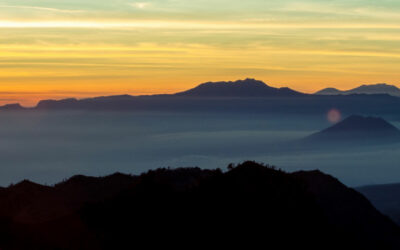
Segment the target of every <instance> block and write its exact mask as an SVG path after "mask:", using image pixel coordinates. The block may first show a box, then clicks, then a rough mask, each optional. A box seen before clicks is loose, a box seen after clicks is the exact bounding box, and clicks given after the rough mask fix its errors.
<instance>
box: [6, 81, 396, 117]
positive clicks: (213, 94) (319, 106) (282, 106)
mask: <svg viewBox="0 0 400 250" xmlns="http://www.w3.org/2000/svg"><path fill="white" fill-rule="evenodd" d="M333 107H335V108H337V109H339V110H340V111H341V112H343V113H348V114H354V113H357V114H378V115H388V114H400V98H398V97H394V96H390V95H386V94H385V95H308V94H303V93H300V92H297V91H294V90H291V89H289V88H274V87H270V86H268V85H266V84H265V83H263V82H261V81H258V80H254V79H245V80H239V81H234V82H215V83H213V82H209V83H204V84H200V85H199V86H197V87H195V88H193V89H191V90H188V91H184V92H180V93H176V94H164V95H148V96H131V95H118V96H101V97H94V98H85V99H75V98H69V99H62V100H42V101H40V102H39V103H38V104H37V106H36V107H32V108H23V107H21V106H20V105H19V104H12V105H5V106H3V107H0V111H3V112H7V111H21V110H29V111H32V112H35V111H60V110H85V111H118V112H119V111H140V112H142V111H143V112H147V111H156V112H217V113H219V112H223V113H226V112H236V113H246V114H248V113H263V114H265V113H268V114H279V115H285V114H296V115H301V114H304V115H309V114H317V115H321V114H322V113H325V112H326V110H329V109H332V108H333Z"/></svg>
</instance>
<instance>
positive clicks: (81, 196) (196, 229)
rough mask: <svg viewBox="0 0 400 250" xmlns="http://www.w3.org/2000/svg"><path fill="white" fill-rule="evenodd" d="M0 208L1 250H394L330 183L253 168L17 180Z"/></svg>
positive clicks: (310, 175)
mask: <svg viewBox="0 0 400 250" xmlns="http://www.w3.org/2000/svg"><path fill="white" fill-rule="evenodd" d="M0 203H1V204H2V206H1V211H0V215H1V218H2V219H1V222H2V226H1V227H0V228H1V232H0V237H1V239H0V244H1V246H0V248H1V249H127V248H128V249H131V248H135V247H137V248H140V247H141V246H145V247H146V248H151V247H156V246H162V247H163V248H168V247H173V248H185V249H191V248H198V247H207V248H209V247H224V248H230V247H243V248H244V247H246V249H253V248H260V247H261V248H266V249H292V248H295V249H301V248H305V249H348V248H350V249H399V247H400V229H399V228H398V227H397V226H396V225H395V224H394V223H393V222H392V221H391V220H390V219H388V218H387V217H385V216H383V215H382V214H380V213H379V212H378V211H377V210H376V209H375V208H374V207H373V206H372V205H371V204H370V203H369V201H368V200H367V199H366V198H364V197H363V196H362V195H361V194H359V193H358V192H356V191H354V190H353V189H349V188H347V187H346V186H344V185H343V184H341V183H340V182H339V181H338V180H336V179H334V178H332V177H331V176H328V175H325V174H323V173H321V172H319V171H312V172H297V173H293V174H288V173H285V172H282V171H278V170H275V169H273V168H270V167H267V166H263V165H260V164H257V163H254V162H246V163H243V164H241V165H238V166H237V167H234V168H231V169H230V170H229V171H228V172H222V171H220V170H201V169H199V168H184V169H176V170H168V169H159V170H155V171H149V172H148V173H145V174H142V175H140V176H136V177H135V176H127V175H122V174H115V175H112V176H108V177H104V178H90V177H84V176H76V177H73V178H71V179H70V180H67V181H65V182H63V183H60V184H57V185H55V186H54V187H46V186H41V185H37V184H34V183H31V182H28V181H24V182H22V183H19V184H17V185H14V186H11V187H9V188H5V189H1V190H0ZM143 244H144V245H143Z"/></svg>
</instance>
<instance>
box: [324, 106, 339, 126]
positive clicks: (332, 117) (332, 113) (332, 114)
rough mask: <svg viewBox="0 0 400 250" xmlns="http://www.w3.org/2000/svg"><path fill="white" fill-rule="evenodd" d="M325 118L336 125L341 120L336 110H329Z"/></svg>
mask: <svg viewBox="0 0 400 250" xmlns="http://www.w3.org/2000/svg"><path fill="white" fill-rule="evenodd" d="M326 117H327V119H328V121H329V122H330V123H337V122H339V121H340V120H341V119H342V114H341V113H340V111H339V110H337V109H331V110H329V112H328V114H327V115H326Z"/></svg>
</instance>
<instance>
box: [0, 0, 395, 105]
mask: <svg viewBox="0 0 400 250" xmlns="http://www.w3.org/2000/svg"><path fill="white" fill-rule="evenodd" d="M399 9H400V4H397V3H394V2H391V3H389V2H385V3H379V4H376V3H372V2H371V3H369V4H368V6H366V5H364V4H362V3H361V2H360V1H355V0H354V1H353V0H347V1H344V0H339V1H334V2H329V1H322V0H319V1H306V0H304V1H303V0H301V1H295V0H285V1H279V2H278V1H269V2H268V1H267V2H266V1H262V0H250V1H246V2H243V1H228V0H219V1H211V0H202V1H180V0H179V1H161V0H154V1H151V2H146V1H139V2H135V1H133V2H132V1H128V0H121V1H117V2H113V1H111V2H110V1H105V0H99V1H95V2H93V1H87V0H82V1H72V2H71V1H66V0H59V1H42V0H38V1H35V3H33V2H31V1H11V0H5V1H4V3H2V5H0V105H1V104H4V103H10V102H21V103H22V104H24V105H29V106H32V105H35V104H36V102H37V101H39V100H40V99H47V98H55V99H60V98H65V97H78V98H84V97H90V96H97V95H114V94H132V95H139V94H160V93H174V92H179V91H183V90H186V89H189V88H192V87H195V86H196V85H198V84H200V83H202V82H208V81H229V80H237V79H244V78H248V77H250V78H256V79H259V80H262V81H264V82H265V83H267V84H268V85H271V86H274V87H284V86H285V87H290V88H293V89H295V90H298V91H302V92H306V93H313V92H315V91H318V90H320V89H322V88H325V87H336V88H339V89H350V88H353V87H357V86H359V85H361V84H374V83H380V82H386V83H388V84H393V85H397V84H399V79H400V71H399V70H398V65H400V48H399V46H398V43H399V41H400V35H399V34H400V33H399V31H400V15H399V14H398V13H399V12H398V10H399Z"/></svg>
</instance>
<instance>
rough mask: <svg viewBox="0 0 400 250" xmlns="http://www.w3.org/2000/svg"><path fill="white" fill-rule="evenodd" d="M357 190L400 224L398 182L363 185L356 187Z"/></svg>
mask: <svg viewBox="0 0 400 250" xmlns="http://www.w3.org/2000/svg"><path fill="white" fill-rule="evenodd" d="M357 191H358V192H360V193H362V194H363V195H365V196H366V197H367V198H368V199H369V200H370V201H371V202H372V204H373V205H374V206H375V207H376V208H377V209H379V211H381V212H382V213H384V214H386V215H388V216H389V217H390V218H392V220H394V221H395V222H396V223H397V224H398V225H400V184H387V185H374V186H365V187H359V188H357Z"/></svg>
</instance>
